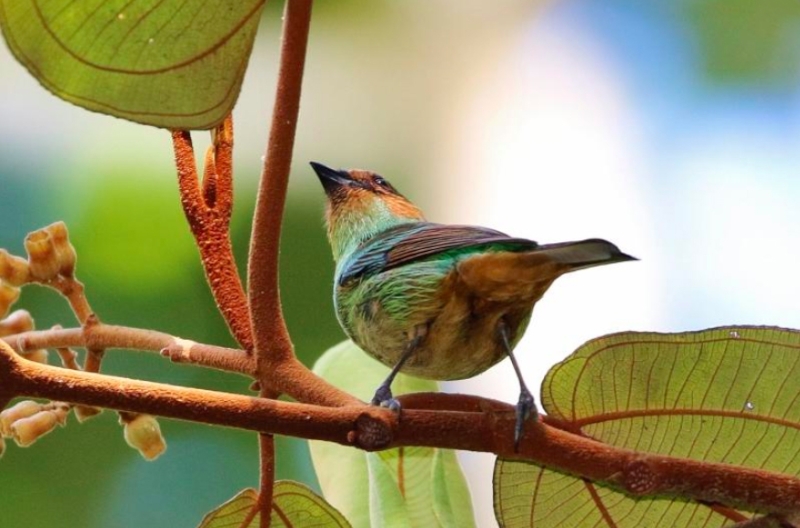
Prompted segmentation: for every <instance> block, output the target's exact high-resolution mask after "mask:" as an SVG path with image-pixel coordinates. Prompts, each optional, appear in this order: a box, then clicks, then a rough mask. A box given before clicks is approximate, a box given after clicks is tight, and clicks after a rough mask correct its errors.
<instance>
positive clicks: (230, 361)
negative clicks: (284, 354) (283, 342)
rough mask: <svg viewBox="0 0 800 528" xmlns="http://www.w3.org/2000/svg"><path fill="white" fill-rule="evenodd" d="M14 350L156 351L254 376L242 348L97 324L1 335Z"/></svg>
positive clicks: (195, 362) (253, 367) (250, 364)
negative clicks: (67, 348) (86, 329)
mask: <svg viewBox="0 0 800 528" xmlns="http://www.w3.org/2000/svg"><path fill="white" fill-rule="evenodd" d="M0 341H3V342H5V343H7V344H8V345H9V346H10V347H11V348H12V349H13V350H15V351H16V352H17V353H19V354H22V353H25V352H29V351H31V350H37V349H40V348H62V347H77V348H95V349H97V348H102V349H115V348H116V349H127V350H144V351H148V352H159V353H161V354H162V355H163V356H166V357H169V358H170V359H172V360H173V361H175V362H179V363H191V364H193V365H199V366H204V367H211V368H216V369H220V370H225V371H228V372H238V373H240V374H246V375H253V374H254V373H255V366H254V362H253V360H252V358H251V357H250V356H247V355H245V354H244V351H242V350H237V349H234V348H225V347H220V346H214V345H206V344H203V343H195V342H194V341H190V340H187V339H181V338H179V337H175V336H172V335H169V334H165V333H163V332H157V331H155V330H143V329H140V328H130V327H126V326H115V325H107V324H102V323H101V324H98V325H95V326H93V327H92V329H91V332H89V333H87V332H86V331H85V329H83V328H64V329H52V330H36V331H30V332H23V333H20V334H14V335H10V336H5V337H2V338H0Z"/></svg>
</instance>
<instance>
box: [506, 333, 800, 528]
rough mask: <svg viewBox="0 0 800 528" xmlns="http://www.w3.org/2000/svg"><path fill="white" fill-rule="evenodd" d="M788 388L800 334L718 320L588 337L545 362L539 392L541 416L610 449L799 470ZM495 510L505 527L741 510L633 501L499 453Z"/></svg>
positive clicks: (713, 517)
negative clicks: (695, 326) (670, 330)
mask: <svg viewBox="0 0 800 528" xmlns="http://www.w3.org/2000/svg"><path fill="white" fill-rule="evenodd" d="M798 394H800V332H798V331H795V330H784V329H779V328H766V327H759V328H754V327H727V328H716V329H712V330H706V331H702V332H687V333H680V334H658V333H635V332H626V333H621V334H614V335H609V336H605V337H601V338H599V339H595V340H593V341H589V342H588V343H586V344H584V345H583V346H582V347H581V348H579V349H578V350H577V351H576V352H575V353H574V354H572V355H571V356H570V357H568V358H567V359H566V360H564V361H563V362H561V363H559V364H557V365H555V366H554V367H553V368H552V369H551V370H550V372H549V373H548V374H547V376H546V377H545V381H544V385H543V387H542V397H541V399H542V405H543V407H544V408H545V410H546V411H547V413H548V414H549V416H550V417H551V418H555V419H558V420H563V421H565V422H567V423H568V424H569V425H570V428H577V429H578V430H579V431H580V432H581V433H582V434H584V435H587V436H589V437H591V438H593V439H596V440H598V441H600V442H605V443H607V444H610V445H614V446H617V447H623V448H627V449H634V450H637V451H643V452H649V453H657V454H663V455H670V456H675V457H685V458H692V459H696V460H704V461H709V462H723V463H728V464H736V465H740V466H745V467H751V468H758V469H765V470H770V471H776V472H782V473H786V474H790V475H794V476H798V475H800V457H797V456H796V455H797V452H798V449H799V448H800V405H798V400H800V396H799V395H798ZM495 510H496V512H497V516H498V519H499V520H500V522H501V523H502V524H503V526H532V525H534V524H535V522H536V520H537V519H540V520H541V519H548V521H547V522H548V524H549V523H550V521H549V519H562V520H564V521H563V522H565V523H566V524H571V522H572V521H575V520H576V519H585V520H586V521H585V522H588V523H589V524H591V523H590V522H589V521H590V520H597V521H598V522H599V521H600V520H602V519H612V520H613V522H614V524H615V525H616V526H688V525H696V524H702V523H705V522H707V523H708V524H705V526H720V525H722V524H725V523H731V522H733V521H734V520H736V519H742V518H744V516H747V517H749V516H750V515H751V514H750V513H746V512H735V511H733V510H727V509H722V508H716V509H714V510H712V509H711V508H710V507H709V506H706V505H701V504H693V503H687V502H685V501H677V500H676V501H673V500H670V499H668V498H665V499H660V500H636V499H632V498H630V497H627V496H625V495H623V494H621V493H618V492H616V491H613V490H611V489H606V488H603V487H601V486H599V485H592V484H589V483H587V482H584V481H582V480H580V479H576V478H574V477H571V476H567V475H562V474H559V473H557V472H554V471H550V470H545V469H542V468H540V467H538V466H536V465H534V464H527V463H521V462H511V461H507V460H498V462H497V465H496V467H495ZM568 520H569V521H568ZM582 522H584V521H582Z"/></svg>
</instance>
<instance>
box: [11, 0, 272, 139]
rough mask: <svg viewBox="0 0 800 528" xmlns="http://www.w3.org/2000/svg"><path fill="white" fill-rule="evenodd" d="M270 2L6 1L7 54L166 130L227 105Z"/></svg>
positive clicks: (61, 90) (55, 83)
mask: <svg viewBox="0 0 800 528" xmlns="http://www.w3.org/2000/svg"><path fill="white" fill-rule="evenodd" d="M264 1H265V0H242V1H238V2H207V1H205V0H144V1H140V2H130V1H128V0H73V1H69V2H65V1H62V0H0V27H2V30H3V35H4V36H5V39H6V42H7V43H8V45H9V47H10V48H11V51H12V52H13V53H14V55H15V56H16V57H17V60H19V61H20V62H21V63H22V64H23V65H24V66H25V67H26V68H27V69H28V71H30V73H31V74H32V75H33V76H34V77H36V79H38V80H39V82H40V83H42V85H43V86H44V87H45V88H47V89H48V90H50V91H51V92H53V93H54V94H55V95H57V96H59V97H61V98H63V99H66V100H67V101H70V102H72V103H75V104H77V105H79V106H82V107H84V108H87V109H89V110H93V111H96V112H102V113H105V114H110V115H113V116H117V117H122V118H125V119H130V120H131V121H136V122H139V123H145V124H148V125H155V126H159V127H165V128H184V129H200V128H211V127H213V126H214V125H216V124H218V123H219V122H220V121H222V119H223V118H224V117H225V116H226V115H227V114H228V113H229V112H230V111H231V109H232V108H233V105H234V103H235V102H236V98H237V97H238V95H239V89H240V87H241V84H242V79H243V77H244V71H245V68H246V67H247V60H248V58H249V56H250V51H251V49H252V46H253V39H254V38H255V34H256V29H257V28H258V20H259V15H260V13H261V8H262V7H263V5H264Z"/></svg>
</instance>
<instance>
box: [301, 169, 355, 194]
mask: <svg viewBox="0 0 800 528" xmlns="http://www.w3.org/2000/svg"><path fill="white" fill-rule="evenodd" d="M311 168H312V169H314V172H316V173H317V176H318V177H319V181H320V182H321V183H322V187H323V188H324V189H325V194H328V195H330V194H331V193H333V192H335V191H336V190H338V189H341V188H342V186H345V185H351V184H352V183H353V179H352V178H351V177H350V174H348V173H347V171H343V170H336V169H332V168H330V167H326V166H325V165H323V164H322V163H317V162H316V161H312V162H311Z"/></svg>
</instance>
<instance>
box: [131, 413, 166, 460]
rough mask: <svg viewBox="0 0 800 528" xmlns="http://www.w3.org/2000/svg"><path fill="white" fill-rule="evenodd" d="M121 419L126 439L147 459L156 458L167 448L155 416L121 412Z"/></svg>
mask: <svg viewBox="0 0 800 528" xmlns="http://www.w3.org/2000/svg"><path fill="white" fill-rule="evenodd" d="M119 421H120V423H121V424H123V426H124V429H123V435H124V436H125V441H126V442H127V443H128V445H129V446H131V447H132V448H134V449H136V450H138V451H139V453H140V454H141V455H142V456H143V457H144V458H145V459H147V460H155V459H156V458H158V456H159V455H161V453H163V452H164V451H165V450H166V449H167V442H166V440H164V437H163V436H162V435H161V427H159V425H158V420H156V418H155V416H151V415H149V414H134V413H125V412H121V413H119Z"/></svg>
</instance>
